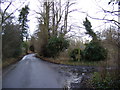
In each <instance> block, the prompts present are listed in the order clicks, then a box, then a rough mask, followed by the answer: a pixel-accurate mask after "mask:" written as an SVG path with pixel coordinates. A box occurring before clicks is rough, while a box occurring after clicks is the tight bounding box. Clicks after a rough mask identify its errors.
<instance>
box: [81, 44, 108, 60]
mask: <svg viewBox="0 0 120 90" xmlns="http://www.w3.org/2000/svg"><path fill="white" fill-rule="evenodd" d="M106 58H107V50H106V49H105V48H104V47H102V46H101V45H100V44H99V43H98V42H90V43H89V44H88V45H87V46H86V48H85V50H84V51H83V52H82V59H83V60H86V61H100V60H104V59H106Z"/></svg>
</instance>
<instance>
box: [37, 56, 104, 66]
mask: <svg viewBox="0 0 120 90" xmlns="http://www.w3.org/2000/svg"><path fill="white" fill-rule="evenodd" d="M36 57H37V58H40V59H42V60H44V61H48V62H51V63H55V64H65V65H83V66H99V65H101V64H102V63H103V61H93V62H92V61H90V62H89V61H73V60H70V59H69V58H64V57H58V58H46V57H43V56H39V55H36Z"/></svg>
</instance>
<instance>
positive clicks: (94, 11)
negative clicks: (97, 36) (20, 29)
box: [13, 0, 118, 34]
mask: <svg viewBox="0 0 120 90" xmlns="http://www.w3.org/2000/svg"><path fill="white" fill-rule="evenodd" d="M14 1H22V0H14ZM23 1H24V0H23ZM26 1H27V2H26V4H27V3H28V2H30V3H29V8H30V14H29V18H28V19H29V20H30V22H29V23H28V24H29V27H30V33H31V34H33V32H34V31H35V30H36V25H37V19H36V16H37V15H36V14H35V12H33V11H34V10H36V11H39V8H38V7H39V4H40V3H39V2H38V0H26ZM62 1H64V0H62ZM72 1H74V0H72ZM109 1H110V0H76V2H77V3H76V4H75V5H73V6H72V7H71V9H78V10H79V11H76V12H73V13H71V14H70V16H71V17H70V18H69V20H68V22H69V23H72V24H75V25H78V26H80V27H84V26H83V25H82V24H83V21H84V19H85V17H86V14H85V13H82V12H83V11H84V12H87V13H88V14H89V15H90V16H92V17H99V18H103V17H104V15H105V14H104V13H103V12H102V9H101V8H100V7H102V8H104V9H106V10H111V9H112V5H108V2H109ZM16 6H18V5H17V4H16ZM16 6H14V7H16ZM21 8H22V7H21ZM115 8H116V9H117V8H118V7H117V6H116V7H115ZM13 9H14V8H13ZM15 15H16V16H17V17H18V15H19V13H18V12H16V14H15ZM107 17H108V18H109V19H110V18H114V17H113V16H112V17H111V15H110V14H108V16H107ZM115 18H116V17H115ZM88 19H89V20H90V22H91V24H92V26H93V29H94V30H95V31H99V30H101V29H103V28H106V24H104V23H103V21H98V20H94V19H91V18H88ZM116 19H117V18H116ZM108 25H110V24H108ZM108 25H107V26H108ZM98 26H101V27H99V28H98ZM96 27H97V28H96ZM74 31H76V33H79V32H77V31H79V30H77V29H75V30H74ZM80 31H82V32H85V30H84V29H82V30H80Z"/></svg>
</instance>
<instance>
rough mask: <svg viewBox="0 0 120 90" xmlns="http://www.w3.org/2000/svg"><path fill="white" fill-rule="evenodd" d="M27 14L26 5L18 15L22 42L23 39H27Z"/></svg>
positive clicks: (27, 8)
mask: <svg viewBox="0 0 120 90" xmlns="http://www.w3.org/2000/svg"><path fill="white" fill-rule="evenodd" d="M28 14H29V7H28V5H26V6H25V7H23V8H22V9H21V11H20V14H19V23H20V27H21V30H22V33H21V36H22V41H23V39H24V38H26V40H27V38H28V28H29V27H28V25H27V22H28V19H27V16H28Z"/></svg>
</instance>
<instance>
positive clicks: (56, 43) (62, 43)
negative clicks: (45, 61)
mask: <svg viewBox="0 0 120 90" xmlns="http://www.w3.org/2000/svg"><path fill="white" fill-rule="evenodd" d="M68 46H69V41H68V40H66V39H65V38H63V37H51V38H50V39H49V40H48V43H47V45H46V49H45V51H44V56H46V57H56V56H57V55H58V54H59V53H60V52H61V51H64V50H65V49H67V47H68Z"/></svg>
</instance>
